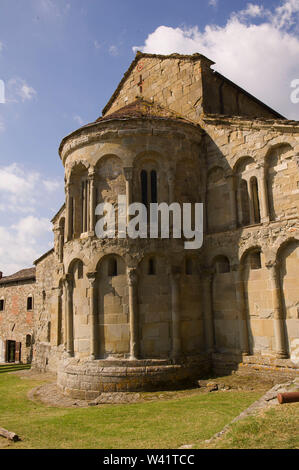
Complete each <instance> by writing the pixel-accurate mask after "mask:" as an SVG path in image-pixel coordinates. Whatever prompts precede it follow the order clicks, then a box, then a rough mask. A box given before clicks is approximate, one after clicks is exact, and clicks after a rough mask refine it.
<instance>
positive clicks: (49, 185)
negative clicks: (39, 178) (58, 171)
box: [43, 180, 61, 193]
mask: <svg viewBox="0 0 299 470" xmlns="http://www.w3.org/2000/svg"><path fill="white" fill-rule="evenodd" d="M43 185H44V186H45V188H46V191H48V192H49V193H53V192H55V191H57V189H59V188H60V187H61V182H60V181H56V180H44V181H43Z"/></svg>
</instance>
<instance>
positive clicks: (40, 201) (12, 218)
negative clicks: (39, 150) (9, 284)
mask: <svg viewBox="0 0 299 470" xmlns="http://www.w3.org/2000/svg"><path fill="white" fill-rule="evenodd" d="M0 194H1V203H0V213H1V218H0V271H3V272H4V274H5V275H8V274H12V273H13V272H15V271H17V270H19V269H22V268H25V267H29V266H31V265H32V262H33V261H34V260H35V259H36V258H38V257H39V256H41V254H42V253H44V252H45V251H47V250H48V249H49V246H53V234H52V231H51V223H50V218H51V217H52V216H53V215H54V213H55V212H56V211H57V210H58V209H59V207H60V205H61V203H62V202H63V200H64V191H63V180H62V181H58V180H57V179H51V178H48V177H46V178H45V177H44V176H43V175H42V174H40V173H39V172H36V171H30V170H29V169H24V168H23V167H21V166H20V165H18V164H16V163H14V164H12V165H9V166H6V167H1V166H0ZM53 206H54V209H49V208H52V207H53ZM45 214H46V216H45Z"/></svg>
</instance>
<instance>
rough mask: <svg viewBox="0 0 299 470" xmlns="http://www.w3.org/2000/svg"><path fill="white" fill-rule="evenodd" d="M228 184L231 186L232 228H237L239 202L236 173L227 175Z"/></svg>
mask: <svg viewBox="0 0 299 470" xmlns="http://www.w3.org/2000/svg"><path fill="white" fill-rule="evenodd" d="M226 179H227V184H228V186H229V202H230V212H231V224H230V228H231V229H232V230H235V229H236V228H237V218H238V217H237V203H236V183H235V175H233V174H231V175H228V176H227V177H226Z"/></svg>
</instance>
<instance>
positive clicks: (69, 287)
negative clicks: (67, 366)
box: [65, 277, 74, 356]
mask: <svg viewBox="0 0 299 470" xmlns="http://www.w3.org/2000/svg"><path fill="white" fill-rule="evenodd" d="M65 287H66V288H65V292H66V321H67V339H66V350H67V353H68V355H69V356H73V354H74V331H73V282H72V279H70V278H69V277H67V278H66V280H65Z"/></svg>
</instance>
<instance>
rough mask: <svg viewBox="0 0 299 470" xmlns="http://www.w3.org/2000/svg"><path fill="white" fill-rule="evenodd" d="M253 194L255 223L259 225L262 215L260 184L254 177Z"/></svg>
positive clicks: (252, 180) (252, 183)
mask: <svg viewBox="0 0 299 470" xmlns="http://www.w3.org/2000/svg"><path fill="white" fill-rule="evenodd" d="M251 194H252V202H253V212H254V213H253V217H254V222H255V223H256V224H259V223H260V221H261V214H260V202H259V193H258V183H257V179H256V177H253V178H252V179H251Z"/></svg>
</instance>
